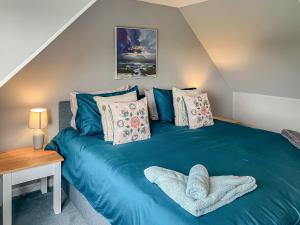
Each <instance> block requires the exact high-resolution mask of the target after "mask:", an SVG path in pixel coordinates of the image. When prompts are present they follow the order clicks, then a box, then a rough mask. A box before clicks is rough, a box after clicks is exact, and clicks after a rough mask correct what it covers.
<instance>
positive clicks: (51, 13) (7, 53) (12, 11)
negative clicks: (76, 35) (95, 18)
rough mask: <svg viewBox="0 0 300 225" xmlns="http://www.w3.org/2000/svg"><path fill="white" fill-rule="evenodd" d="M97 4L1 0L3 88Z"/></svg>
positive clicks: (88, 1)
mask: <svg viewBox="0 0 300 225" xmlns="http://www.w3.org/2000/svg"><path fill="white" fill-rule="evenodd" d="M95 1H96V0H77V1H73V0H51V1H39V0H27V1H19V0H0V5H1V7H0V27H1V35H0V59H1V60H0V87H1V86H2V85H4V84H5V83H6V82H7V81H8V80H9V79H10V78H12V77H13V76H14V75H15V74H16V73H17V72H18V71H20V70H21V69H22V68H23V67H24V66H25V65H26V64H27V63H29V62H30V61H31V60H32V59H33V58H34V57H35V56H37V55H38V54H39V53H40V52H41V51H42V50H43V49H45V48H46V47H47V46H48V45H49V44H50V43H51V42H52V41H53V40H54V39H55V38H56V37H57V36H58V35H59V34H60V33H62V32H63V31H64V30H65V29H66V28H67V27H68V26H69V25H70V24H71V23H73V22H74V21H75V20H76V19H77V18H78V17H79V16H80V15H81V14H82V13H83V12H85V11H86V10H87V9H88V8H89V7H90V6H91V5H92V4H93V3H94V2H95Z"/></svg>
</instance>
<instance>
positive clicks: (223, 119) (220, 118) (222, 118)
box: [214, 116, 240, 124]
mask: <svg viewBox="0 0 300 225" xmlns="http://www.w3.org/2000/svg"><path fill="white" fill-rule="evenodd" d="M214 119H216V120H221V121H225V122H228V123H235V124H240V121H237V120H233V119H227V118H224V117H220V116H214Z"/></svg>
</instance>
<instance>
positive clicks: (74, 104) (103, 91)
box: [70, 85, 130, 129]
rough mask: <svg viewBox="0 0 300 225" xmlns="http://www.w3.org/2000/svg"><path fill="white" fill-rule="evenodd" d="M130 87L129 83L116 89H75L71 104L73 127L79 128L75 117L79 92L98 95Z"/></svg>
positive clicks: (72, 93)
mask: <svg viewBox="0 0 300 225" xmlns="http://www.w3.org/2000/svg"><path fill="white" fill-rule="evenodd" d="M129 88H130V86H129V85H125V86H122V87H120V88H117V89H114V90H102V91H93V92H77V91H73V92H71V93H70V106H71V112H72V119H71V127H73V128H74V129H77V127H76V122H75V117H76V114H77V109H78V105H77V98H76V95H77V94H92V95H97V94H106V93H112V92H117V91H126V90H128V89H129Z"/></svg>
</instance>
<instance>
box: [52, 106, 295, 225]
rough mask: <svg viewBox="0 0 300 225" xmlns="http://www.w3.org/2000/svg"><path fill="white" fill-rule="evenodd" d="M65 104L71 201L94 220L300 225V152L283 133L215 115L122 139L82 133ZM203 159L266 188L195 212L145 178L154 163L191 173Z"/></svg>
mask: <svg viewBox="0 0 300 225" xmlns="http://www.w3.org/2000/svg"><path fill="white" fill-rule="evenodd" d="M68 104H69V103H68V102H63V103H60V107H59V108H60V128H61V131H60V133H59V134H58V135H57V137H56V138H55V139H54V140H55V143H56V145H57V146H58V151H59V152H60V153H61V154H62V155H63V156H64V158H65V161H64V164H63V166H62V174H63V177H64V178H65V180H66V186H67V188H65V189H66V190H67V192H68V194H69V196H70V199H71V201H73V202H74V203H75V205H76V206H77V207H78V208H79V210H80V211H81V212H82V213H83V214H84V216H85V218H87V219H88V222H89V223H90V224H101V225H107V224H112V225H196V224H197V225H198V224H199V225H200V224H201V225H237V224H242V225H268V224H273V225H300V179H299V178H300V151H299V150H298V149H296V148H295V147H294V146H292V145H291V144H289V142H288V141H287V140H285V139H284V138H283V137H281V136H280V135H279V134H277V133H272V132H267V131H263V130H257V129H252V128H248V127H244V126H241V125H238V124H231V123H227V122H222V121H215V125H214V126H211V127H206V128H202V129H197V130H189V129H188V128H182V127H175V126H174V125H172V124H168V123H161V122H151V133H152V138H151V139H150V140H147V141H141V142H136V143H131V144H125V145H120V146H113V145H112V144H111V143H106V142H104V141H103V140H101V137H100V136H89V137H88V136H85V137H80V136H78V133H77V131H76V130H74V129H72V128H66V127H68V123H69V121H70V112H69V110H68V107H69V106H68ZM197 163H201V164H203V165H205V166H206V167H207V168H208V171H209V172H210V175H214V176H215V175H231V174H233V175H240V176H243V175H249V176H254V177H255V178H256V180H257V184H258V189H257V190H256V191H254V192H252V193H249V194H247V195H245V196H243V197H242V198H239V199H237V200H236V201H234V202H233V203H231V204H229V205H226V206H224V207H222V208H220V209H218V210H216V211H214V212H212V213H209V214H207V215H204V216H202V217H199V218H197V217H194V216H192V215H190V214H189V213H187V212H186V211H185V210H183V209H182V208H181V207H180V206H178V205H177V204H176V203H175V202H174V201H172V200H171V199H170V198H168V197H167V196H166V195H165V194H164V193H163V192H162V191H161V190H160V189H159V188H158V187H157V186H156V185H153V184H151V183H150V182H149V181H147V180H146V178H145V177H144V174H143V171H144V169H145V168H147V167H149V166H153V165H155V166H161V167H166V168H169V169H173V170H177V171H179V172H182V173H185V174H188V172H189V169H190V168H191V167H192V166H193V165H195V164H197Z"/></svg>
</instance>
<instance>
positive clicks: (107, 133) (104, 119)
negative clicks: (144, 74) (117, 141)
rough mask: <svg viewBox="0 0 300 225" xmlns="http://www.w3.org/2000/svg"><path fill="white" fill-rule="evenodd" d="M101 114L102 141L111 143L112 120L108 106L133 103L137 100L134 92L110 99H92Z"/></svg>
mask: <svg viewBox="0 0 300 225" xmlns="http://www.w3.org/2000/svg"><path fill="white" fill-rule="evenodd" d="M94 100H95V101H96V103H97V106H98V109H99V112H100V114H101V123H102V127H103V133H104V140H105V141H113V120H112V116H111V113H110V110H109V107H108V106H109V104H110V103H113V102H118V103H119V102H133V101H136V100H137V95H136V91H133V92H129V93H127V94H124V95H116V96H111V97H94Z"/></svg>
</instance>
